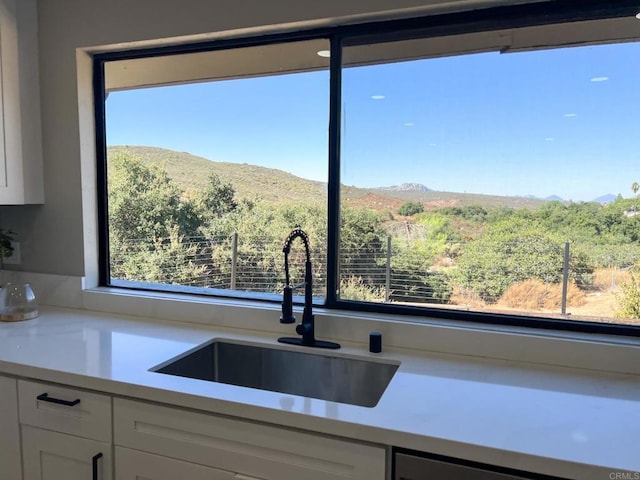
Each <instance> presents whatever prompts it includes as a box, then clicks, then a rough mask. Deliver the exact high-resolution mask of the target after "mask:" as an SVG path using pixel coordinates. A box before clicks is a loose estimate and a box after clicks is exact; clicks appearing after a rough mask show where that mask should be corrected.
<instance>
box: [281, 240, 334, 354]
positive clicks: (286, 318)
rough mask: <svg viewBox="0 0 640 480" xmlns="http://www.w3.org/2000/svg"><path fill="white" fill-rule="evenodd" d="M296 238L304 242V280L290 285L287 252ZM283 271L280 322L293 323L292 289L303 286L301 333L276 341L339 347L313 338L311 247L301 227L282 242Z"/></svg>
mask: <svg viewBox="0 0 640 480" xmlns="http://www.w3.org/2000/svg"><path fill="white" fill-rule="evenodd" d="M296 238H300V239H301V240H302V243H303V244H304V249H305V255H306V261H305V265H304V267H305V268H304V271H305V273H304V282H303V283H301V284H299V285H294V286H292V285H291V279H290V277H289V252H290V251H291V245H292V244H293V241H294V240H295V239H296ZM282 251H283V253H284V273H285V287H284V292H283V299H282V316H281V317H280V322H281V323H295V321H296V319H295V317H294V316H293V290H294V289H296V288H300V287H304V309H303V311H302V323H300V324H299V325H297V326H296V333H297V334H298V335H301V337H300V338H298V337H282V338H279V339H278V341H279V342H281V343H289V344H294V345H304V346H307V347H319V348H334V349H335V348H340V345H339V344H337V343H334V342H325V341H322V340H316V338H315V321H314V316H313V274H312V267H311V248H310V247H309V236H308V235H307V234H306V233H305V232H304V231H303V230H301V229H299V228H296V229H295V230H293V231H292V232H291V233H290V234H289V236H288V237H287V239H286V240H285V242H284V248H283V249H282Z"/></svg>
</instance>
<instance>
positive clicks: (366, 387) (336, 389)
mask: <svg viewBox="0 0 640 480" xmlns="http://www.w3.org/2000/svg"><path fill="white" fill-rule="evenodd" d="M397 369H398V364H390V363H382V362H377V361H369V360H362V359H359V358H352V357H344V356H329V355H322V354H317V353H307V352H302V351H295V350H285V349H279V348H273V347H271V346H265V345H260V344H250V343H236V342H233V341H229V340H221V339H215V340H212V341H210V342H208V343H206V344H204V345H200V346H198V347H196V348H194V349H192V350H189V351H187V352H185V353H183V354H182V355H179V356H178V357H176V358H172V359H171V360H168V361H167V362H164V363H162V364H160V365H157V366H155V367H153V368H152V369H151V371H153V372H158V373H165V374H169V375H178V376H181V377H189V378H197V379H200V380H209V381H211V382H220V383H227V384H230V385H239V386H242V387H250V388H258V389H261V390H269V391H272V392H280V393H288V394H292V395H301V396H303V397H310V398H319V399H321V400H330V401H333V402H341V403H349V404H352V405H360V406H363V407H375V406H376V404H377V403H378V401H379V400H380V397H381V396H382V394H383V393H384V391H385V389H386V388H387V385H388V384H389V382H390V381H391V379H392V378H393V375H394V374H395V373H396V370H397Z"/></svg>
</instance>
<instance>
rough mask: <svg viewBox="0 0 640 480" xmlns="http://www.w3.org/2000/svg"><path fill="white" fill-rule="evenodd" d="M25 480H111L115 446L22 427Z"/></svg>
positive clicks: (25, 426) (26, 426) (40, 429)
mask: <svg viewBox="0 0 640 480" xmlns="http://www.w3.org/2000/svg"><path fill="white" fill-rule="evenodd" d="M22 448H23V451H24V480H90V479H92V480H107V479H111V478H112V476H111V445H109V444H108V443H103V442H96V441H94V440H89V439H87V438H80V437H74V436H73V435H65V434H63V433H58V432H52V431H50V430H44V429H42V428H34V427H30V426H28V425H24V426H23V427H22Z"/></svg>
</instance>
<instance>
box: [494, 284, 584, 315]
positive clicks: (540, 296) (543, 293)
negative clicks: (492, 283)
mask: <svg viewBox="0 0 640 480" xmlns="http://www.w3.org/2000/svg"><path fill="white" fill-rule="evenodd" d="M585 303H586V300H585V293H584V292H583V291H582V290H580V289H579V288H578V287H577V286H576V285H575V284H574V283H569V285H567V306H568V307H578V306H581V305H584V304H585ZM498 305H500V306H505V307H509V308H517V309H523V310H529V311H534V312H535V311H539V310H556V311H557V310H559V309H560V308H561V307H562V285H561V284H548V283H544V282H542V281H541V280H526V281H524V282H521V283H516V284H514V285H511V286H510V287H509V288H508V289H507V290H506V291H505V292H504V293H503V294H502V297H501V298H500V300H499V301H498Z"/></svg>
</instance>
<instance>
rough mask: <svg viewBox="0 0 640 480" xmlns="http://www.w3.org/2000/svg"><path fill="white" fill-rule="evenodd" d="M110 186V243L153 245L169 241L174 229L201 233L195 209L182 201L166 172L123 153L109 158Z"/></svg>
mask: <svg viewBox="0 0 640 480" xmlns="http://www.w3.org/2000/svg"><path fill="white" fill-rule="evenodd" d="M108 186H109V190H108V195H109V234H110V240H112V241H113V240H116V241H117V240H126V239H135V240H141V241H147V242H151V241H153V240H154V239H161V238H169V236H170V233H171V232H173V230H174V228H177V231H178V234H179V235H184V236H192V235H195V234H196V233H197V228H198V226H199V221H198V218H197V214H196V210H195V207H194V205H193V203H192V202H190V201H183V200H182V199H181V194H182V192H181V191H180V189H179V188H178V187H177V186H176V185H175V184H174V183H173V182H172V181H171V179H170V178H169V176H168V175H167V173H166V171H164V170H162V169H160V168H156V167H149V166H146V165H145V164H144V163H143V162H142V161H141V160H140V159H139V158H137V157H135V156H133V155H132V154H130V153H128V152H119V153H117V154H115V155H113V156H112V157H110V158H109V164H108Z"/></svg>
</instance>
